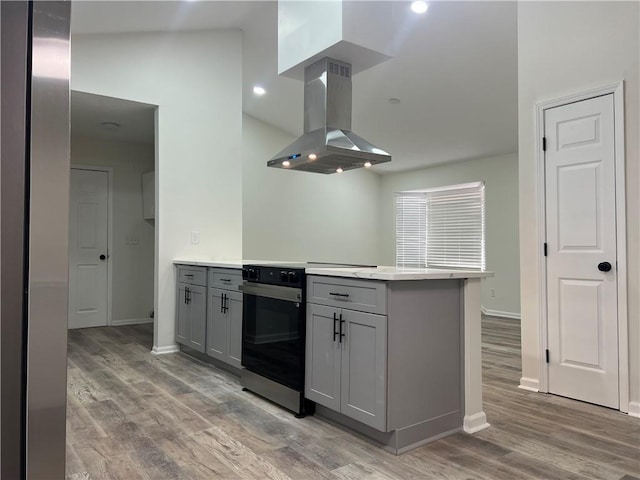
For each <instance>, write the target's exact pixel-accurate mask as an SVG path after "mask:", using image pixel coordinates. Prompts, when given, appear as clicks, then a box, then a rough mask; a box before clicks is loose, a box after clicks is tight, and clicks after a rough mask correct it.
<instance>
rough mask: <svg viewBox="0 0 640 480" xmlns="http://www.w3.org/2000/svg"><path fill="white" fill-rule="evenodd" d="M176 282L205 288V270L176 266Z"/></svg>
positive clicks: (202, 268)
mask: <svg viewBox="0 0 640 480" xmlns="http://www.w3.org/2000/svg"><path fill="white" fill-rule="evenodd" d="M178 282H183V283H189V284H191V285H202V286H203V287H206V286H207V269H206V268H205V267H191V266H188V265H178Z"/></svg>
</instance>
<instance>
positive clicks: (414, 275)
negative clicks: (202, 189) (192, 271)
mask: <svg viewBox="0 0 640 480" xmlns="http://www.w3.org/2000/svg"><path fill="white" fill-rule="evenodd" d="M173 263H174V264H176V265H193V266H198V267H218V268H242V267H243V266H244V265H250V264H259V265H269V264H272V265H278V264H289V263H291V262H284V261H280V260H203V259H190V260H187V259H177V260H174V261H173ZM305 272H306V273H307V275H325V276H328V277H343V278H363V279H369V280H391V281H392V280H430V279H433V280H438V279H447V278H485V277H493V272H479V271H477V270H446V269H438V268H398V267H393V266H380V267H364V268H363V267H358V268H353V267H330V268H321V267H313V268H306V269H305Z"/></svg>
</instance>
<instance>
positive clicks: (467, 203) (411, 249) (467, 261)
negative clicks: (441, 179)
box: [396, 183, 485, 270]
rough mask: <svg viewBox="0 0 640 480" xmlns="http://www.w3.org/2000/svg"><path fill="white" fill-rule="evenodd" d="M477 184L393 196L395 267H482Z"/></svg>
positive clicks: (479, 187)
mask: <svg viewBox="0 0 640 480" xmlns="http://www.w3.org/2000/svg"><path fill="white" fill-rule="evenodd" d="M484 223H485V212H484V185H483V184H482V183H475V184H465V185H454V186H450V187H442V188H437V189H432V190H423V191H413V192H400V193H398V194H396V265H397V266H399V267H424V266H427V267H434V268H469V269H480V270H484V269H485V227H484Z"/></svg>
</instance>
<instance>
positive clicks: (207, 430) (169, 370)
mask: <svg viewBox="0 0 640 480" xmlns="http://www.w3.org/2000/svg"><path fill="white" fill-rule="evenodd" d="M151 341H152V328H151V326H149V325H141V326H128V327H113V328H92V329H85V330H73V331H70V332H69V375H68V376H69V387H68V392H69V395H68V407H67V431H68V435H67V478H68V479H72V480H80V479H82V480H88V479H123V480H134V479H148V480H161V479H194V480H195V479H249V478H255V479H267V478H268V479H292V480H298V479H300V480H302V479H316V478H318V479H343V480H348V479H367V480H373V479H380V480H388V479H410V478H411V479H432V478H434V479H436V478H437V479H490V480H496V479H532V478H537V479H563V480H564V479H567V480H570V479H582V478H588V479H597V480H604V479H615V480H618V479H623V478H624V479H625V480H631V479H635V478H637V477H640V421H639V420H638V419H634V418H629V417H628V416H627V415H624V414H621V413H619V412H616V411H613V410H609V409H606V408H602V407H597V406H594V405H589V404H585V403H581V402H576V401H573V400H569V399H566V398H561V397H556V396H552V395H543V394H537V393H530V392H526V391H523V390H519V389H518V388H517V385H518V381H519V376H520V338H519V327H518V323H517V322H515V321H513V320H504V319H497V318H490V317H489V318H485V319H483V374H484V377H483V378H484V401H485V410H486V413H487V416H488V419H489V422H490V423H491V425H492V426H491V428H489V429H487V430H485V431H482V432H479V433H477V434H475V435H467V434H464V433H459V434H456V435H453V436H450V437H448V438H445V439H443V440H440V441H437V442H434V443H431V444H429V445H426V446H423V447H420V448H418V449H416V450H413V451H411V452H409V453H406V454H404V455H401V456H398V457H396V456H393V455H391V454H389V453H387V452H385V451H383V450H381V449H379V448H377V447H375V446H373V445H372V444H370V443H369V442H367V441H365V440H363V439H361V438H359V437H356V436H354V435H352V434H351V433H349V432H347V431H345V430H343V429H340V428H338V427H335V426H333V425H330V424H328V423H327V422H325V421H323V420H321V419H318V418H315V417H307V418H305V419H301V420H298V419H295V418H294V417H293V415H292V414H290V413H288V412H286V411H284V410H282V409H280V408H279V407H277V406H275V405H272V404H270V403H268V402H266V401H264V400H262V399H260V398H258V397H256V396H254V395H252V394H250V393H247V392H242V391H241V389H240V386H239V384H238V380H237V379H236V378H235V377H234V376H233V375H230V374H228V373H225V372H224V371H221V370H218V369H216V368H214V367H211V366H208V365H204V364H202V363H199V362H197V361H194V360H192V359H190V358H189V357H187V356H185V355H183V354H168V355H160V356H155V355H151V354H150V353H149V351H150V349H151Z"/></svg>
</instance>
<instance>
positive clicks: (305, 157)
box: [267, 58, 391, 174]
mask: <svg viewBox="0 0 640 480" xmlns="http://www.w3.org/2000/svg"><path fill="white" fill-rule="evenodd" d="M351 70H352V69H351V65H350V64H349V63H345V62H341V61H338V60H333V59H331V58H323V59H322V60H320V61H318V62H316V63H314V64H313V65H309V66H308V67H307V68H305V70H304V134H303V135H302V136H301V137H300V138H298V139H297V140H296V141H295V142H293V143H292V144H291V145H289V146H288V147H286V148H285V149H284V150H282V151H281V152H279V153H278V154H277V155H275V156H274V157H273V158H272V159H271V160H269V161H268V162H267V166H268V167H274V168H283V169H286V170H302V171H305V172H314V173H325V174H329V173H336V172H337V171H346V170H352V169H354V168H361V167H365V166H371V165H376V164H378V163H384V162H389V161H391V155H389V154H388V153H387V152H385V151H384V150H382V149H380V148H378V147H376V146H374V145H372V144H371V143H369V142H367V141H366V140H364V139H363V138H361V137H359V136H358V135H356V134H355V133H353V132H352V131H351Z"/></svg>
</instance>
